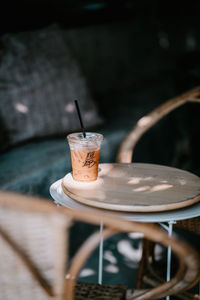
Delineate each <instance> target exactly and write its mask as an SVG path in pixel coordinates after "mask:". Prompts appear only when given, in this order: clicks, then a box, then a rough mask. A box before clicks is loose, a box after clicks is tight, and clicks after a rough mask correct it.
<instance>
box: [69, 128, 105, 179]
mask: <svg viewBox="0 0 200 300" xmlns="http://www.w3.org/2000/svg"><path fill="white" fill-rule="evenodd" d="M67 140H68V143H69V147H70V152H71V163H72V176H73V179H74V180H75V181H81V182H91V181H95V180H96V179H97V177H98V165H99V155H100V148H101V144H102V141H103V135H102V134H100V133H95V132H86V137H85V138H84V136H83V133H82V132H75V133H71V134H69V135H67Z"/></svg>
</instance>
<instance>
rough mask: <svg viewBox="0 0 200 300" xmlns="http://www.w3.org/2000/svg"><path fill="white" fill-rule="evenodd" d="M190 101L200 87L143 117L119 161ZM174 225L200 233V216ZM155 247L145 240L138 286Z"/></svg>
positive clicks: (198, 97) (125, 159)
mask: <svg viewBox="0 0 200 300" xmlns="http://www.w3.org/2000/svg"><path fill="white" fill-rule="evenodd" d="M189 102H196V103H200V87H195V88H194V89H192V90H190V91H187V92H186V93H184V94H182V95H179V96H178V97H175V98H173V99H170V100H168V101H167V102H165V103H163V104H162V105H160V106H159V107H157V108H156V109H154V110H153V111H152V112H150V113H149V114H148V115H146V116H144V117H142V118H141V119H140V120H139V121H138V122H137V123H136V125H135V126H134V127H133V129H132V130H131V131H130V133H129V134H128V135H127V136H126V138H125V139H124V140H123V142H122V143H121V145H120V148H119V151H118V154H117V159H116V160H117V162H120V163H130V162H131V161H132V157H133V152H134V148H135V146H136V144H137V142H139V140H140V138H141V137H142V136H143V135H144V134H145V133H146V132H147V131H148V130H149V129H150V128H151V127H153V126H154V125H155V124H156V123H157V122H158V121H159V120H161V119H162V118H163V117H165V116H166V115H167V114H169V113H170V112H171V111H173V110H174V109H176V108H178V107H180V106H181V105H183V104H185V103H189ZM174 227H177V228H181V229H184V230H188V231H191V232H193V233H195V234H200V217H197V218H192V219H187V220H184V221H177V223H176V224H174ZM154 247H155V244H153V243H151V242H149V241H145V240H144V243H143V254H142V260H141V263H140V268H139V272H138V274H139V275H138V283H137V287H138V288H139V287H142V286H143V282H142V279H143V277H144V275H145V271H146V270H147V269H148V266H149V268H151V267H150V265H149V261H150V260H151V261H152V260H154ZM150 258H151V259H150ZM151 271H152V272H151V274H152V275H153V274H154V275H156V272H154V271H153V270H152V269H151ZM155 277H156V276H155ZM188 297H189V296H188ZM186 299H189V298H186ZM198 299H199V298H198Z"/></svg>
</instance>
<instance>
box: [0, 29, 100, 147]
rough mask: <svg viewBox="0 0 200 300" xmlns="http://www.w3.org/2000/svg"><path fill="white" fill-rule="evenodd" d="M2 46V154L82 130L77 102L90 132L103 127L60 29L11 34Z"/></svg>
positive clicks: (4, 38) (0, 100) (0, 75)
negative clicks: (26, 143) (14, 147)
mask: <svg viewBox="0 0 200 300" xmlns="http://www.w3.org/2000/svg"><path fill="white" fill-rule="evenodd" d="M0 43H1V53H0V56H1V65H0V123H1V128H2V129H1V131H0V136H1V138H0V139H1V145H2V146H1V148H6V146H8V145H15V144H17V143H19V142H22V141H25V140H28V139H31V138H36V137H44V136H52V135H56V134H59V135H62V134H66V133H68V132H71V131H74V130H78V129H79V128H80V125H79V120H78V117H77V113H76V111H75V106H74V100H75V99H78V101H79V104H80V109H81V111H82V115H83V121H84V123H85V126H86V127H87V128H90V127H91V126H94V125H97V124H100V123H101V122H102V119H101V118H100V116H99V114H98V112H97V109H96V105H95V103H94V100H93V99H92V97H91V95H90V91H89V88H88V86H87V83H86V80H85V78H84V76H83V74H82V72H81V70H80V68H79V65H78V62H77V61H76V60H75V58H74V57H73V55H72V54H71V52H70V49H69V47H68V45H67V44H66V43H65V42H64V40H63V37H62V31H61V29H60V28H59V27H58V26H57V25H51V26H49V27H47V28H43V29H39V30H35V31H32V32H30V31H29V32H23V33H18V34H14V33H13V34H7V35H5V36H3V37H2V38H1V40H0Z"/></svg>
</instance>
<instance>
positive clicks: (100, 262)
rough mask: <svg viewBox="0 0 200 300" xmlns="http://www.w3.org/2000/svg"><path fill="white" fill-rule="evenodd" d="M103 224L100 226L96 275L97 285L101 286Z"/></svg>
mask: <svg viewBox="0 0 200 300" xmlns="http://www.w3.org/2000/svg"><path fill="white" fill-rule="evenodd" d="M102 233H103V222H101V224H100V243H99V273H98V283H99V284H102V274H103V234H102Z"/></svg>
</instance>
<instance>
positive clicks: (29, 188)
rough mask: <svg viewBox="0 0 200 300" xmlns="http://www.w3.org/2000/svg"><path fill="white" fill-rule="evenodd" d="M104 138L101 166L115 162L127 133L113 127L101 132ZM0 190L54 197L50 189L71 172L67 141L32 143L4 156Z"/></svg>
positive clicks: (1, 161) (0, 167) (123, 129)
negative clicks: (51, 195) (54, 183)
mask: <svg viewBox="0 0 200 300" xmlns="http://www.w3.org/2000/svg"><path fill="white" fill-rule="evenodd" d="M98 132H100V133H102V134H103V135H104V140H103V144H102V147H101V153H100V162H101V163H108V162H114V161H115V156H116V153H117V149H118V147H119V144H120V143H121V141H122V139H123V138H124V137H125V135H126V134H127V129H125V128H122V127H120V128H117V127H115V130H114V131H113V125H112V124H110V126H109V125H106V126H102V127H101V129H99V131H98ZM0 170H1V172H0V189H4V190H12V191H16V192H22V193H26V194H32V195H39V196H43V197H50V194H49V187H50V185H51V184H52V183H53V182H54V181H56V180H58V179H60V178H62V177H63V176H64V175H65V174H67V173H68V172H71V158H70V151H69V146H68V143H67V141H66V140H65V139H64V138H52V139H43V140H41V141H34V142H28V143H26V144H25V145H21V146H18V147H16V148H14V149H11V150H10V151H7V153H3V154H1V155H0Z"/></svg>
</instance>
